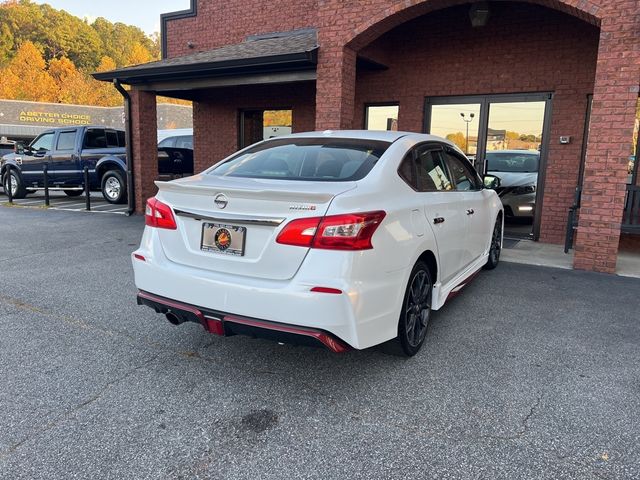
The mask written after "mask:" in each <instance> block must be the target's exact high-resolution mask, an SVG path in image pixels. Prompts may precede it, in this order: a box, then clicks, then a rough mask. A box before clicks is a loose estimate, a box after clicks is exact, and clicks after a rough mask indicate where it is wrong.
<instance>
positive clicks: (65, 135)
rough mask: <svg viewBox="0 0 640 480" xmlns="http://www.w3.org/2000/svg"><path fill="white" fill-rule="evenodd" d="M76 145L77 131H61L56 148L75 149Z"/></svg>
mask: <svg viewBox="0 0 640 480" xmlns="http://www.w3.org/2000/svg"><path fill="white" fill-rule="evenodd" d="M75 146H76V131H75V130H73V131H71V132H60V133H59V134H58V143H56V150H73V149H74V147H75Z"/></svg>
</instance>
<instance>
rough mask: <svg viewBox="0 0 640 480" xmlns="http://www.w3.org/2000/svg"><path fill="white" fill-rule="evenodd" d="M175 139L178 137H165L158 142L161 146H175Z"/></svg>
mask: <svg viewBox="0 0 640 480" xmlns="http://www.w3.org/2000/svg"><path fill="white" fill-rule="evenodd" d="M175 141H176V137H169V138H165V139H164V140H162V141H161V142H160V143H159V144H158V147H160V148H167V147H174V146H175Z"/></svg>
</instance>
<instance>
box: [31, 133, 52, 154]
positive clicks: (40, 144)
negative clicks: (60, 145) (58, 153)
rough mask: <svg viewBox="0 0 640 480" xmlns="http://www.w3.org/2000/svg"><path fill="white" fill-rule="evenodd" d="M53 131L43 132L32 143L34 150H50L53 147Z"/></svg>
mask: <svg viewBox="0 0 640 480" xmlns="http://www.w3.org/2000/svg"><path fill="white" fill-rule="evenodd" d="M53 135H54V134H53V132H51V133H43V134H42V135H40V136H39V137H38V138H36V139H35V141H34V142H33V143H32V144H31V148H32V149H33V150H46V151H49V150H51V149H52V148H53Z"/></svg>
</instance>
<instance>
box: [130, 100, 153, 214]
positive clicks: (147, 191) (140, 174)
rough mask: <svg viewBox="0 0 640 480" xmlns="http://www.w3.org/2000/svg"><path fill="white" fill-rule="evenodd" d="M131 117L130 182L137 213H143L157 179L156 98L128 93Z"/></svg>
mask: <svg viewBox="0 0 640 480" xmlns="http://www.w3.org/2000/svg"><path fill="white" fill-rule="evenodd" d="M130 95H131V116H132V118H133V129H132V130H133V131H132V134H133V138H132V139H130V140H129V141H130V142H131V147H132V149H133V157H134V161H133V179H134V190H135V199H136V212H137V213H144V207H145V204H146V201H147V198H149V197H153V196H154V195H155V194H156V192H157V190H158V189H157V188H156V186H155V184H154V183H153V182H154V181H155V180H156V178H157V177H158V135H157V130H158V126H157V120H156V96H155V94H154V93H152V92H144V91H140V90H131V91H130Z"/></svg>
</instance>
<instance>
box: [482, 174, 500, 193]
mask: <svg viewBox="0 0 640 480" xmlns="http://www.w3.org/2000/svg"><path fill="white" fill-rule="evenodd" d="M482 180H483V182H484V188H488V189H491V190H495V189H496V188H498V187H500V184H501V183H502V181H501V180H500V178H499V177H496V176H495V175H484V176H483V177H482Z"/></svg>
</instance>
